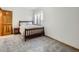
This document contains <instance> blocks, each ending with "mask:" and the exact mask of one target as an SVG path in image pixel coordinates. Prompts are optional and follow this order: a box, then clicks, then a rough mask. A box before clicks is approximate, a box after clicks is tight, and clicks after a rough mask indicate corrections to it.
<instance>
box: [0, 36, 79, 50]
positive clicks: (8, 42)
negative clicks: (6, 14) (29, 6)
mask: <svg viewBox="0 0 79 59" xmlns="http://www.w3.org/2000/svg"><path fill="white" fill-rule="evenodd" d="M0 51H1V52H76V51H78V50H76V49H73V48H71V47H69V46H66V45H64V44H62V43H60V42H58V41H56V40H54V39H50V38H48V37H45V36H42V37H38V38H34V39H30V40H27V41H26V42H25V41H24V38H23V36H21V35H8V36H0Z"/></svg>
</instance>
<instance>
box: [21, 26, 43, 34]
mask: <svg viewBox="0 0 79 59" xmlns="http://www.w3.org/2000/svg"><path fill="white" fill-rule="evenodd" d="M42 27H43V26H39V25H21V26H20V33H21V34H22V35H24V33H25V29H32V28H42Z"/></svg>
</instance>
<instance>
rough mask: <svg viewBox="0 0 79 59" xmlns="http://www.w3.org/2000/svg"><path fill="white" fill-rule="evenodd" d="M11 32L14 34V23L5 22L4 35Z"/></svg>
mask: <svg viewBox="0 0 79 59" xmlns="http://www.w3.org/2000/svg"><path fill="white" fill-rule="evenodd" d="M9 34H12V25H9V24H8V25H7V24H5V25H4V26H3V35H9Z"/></svg>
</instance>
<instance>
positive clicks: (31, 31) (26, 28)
mask: <svg viewBox="0 0 79 59" xmlns="http://www.w3.org/2000/svg"><path fill="white" fill-rule="evenodd" d="M19 27H20V33H21V35H23V36H24V38H25V41H26V40H27V39H31V38H35V37H38V36H44V27H43V26H40V25H36V24H33V21H19Z"/></svg>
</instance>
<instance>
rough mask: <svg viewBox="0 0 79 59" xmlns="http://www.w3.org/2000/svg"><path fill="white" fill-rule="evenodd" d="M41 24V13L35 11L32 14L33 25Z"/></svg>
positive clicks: (40, 11)
mask: <svg viewBox="0 0 79 59" xmlns="http://www.w3.org/2000/svg"><path fill="white" fill-rule="evenodd" d="M42 22H43V11H42V10H39V11H35V12H34V24H37V25H41V24H42Z"/></svg>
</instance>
